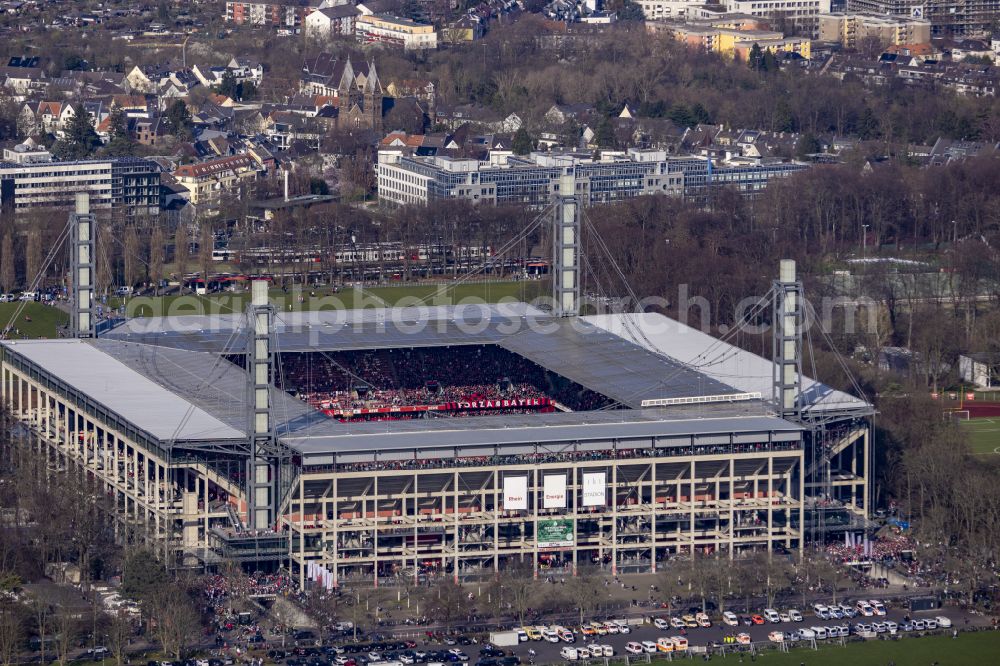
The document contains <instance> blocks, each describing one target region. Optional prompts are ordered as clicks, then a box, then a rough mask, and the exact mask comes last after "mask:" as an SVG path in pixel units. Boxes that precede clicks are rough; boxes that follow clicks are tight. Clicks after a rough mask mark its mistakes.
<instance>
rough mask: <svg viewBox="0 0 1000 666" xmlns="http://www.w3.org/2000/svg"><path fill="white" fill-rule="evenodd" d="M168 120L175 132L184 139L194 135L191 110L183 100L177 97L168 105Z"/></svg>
mask: <svg viewBox="0 0 1000 666" xmlns="http://www.w3.org/2000/svg"><path fill="white" fill-rule="evenodd" d="M167 122H168V123H169V124H170V127H171V129H173V130H174V134H176V135H177V136H178V138H181V139H182V140H185V141H186V140H188V139H190V138H191V135H192V122H191V112H190V111H188V108H187V104H185V103H184V101H183V100H180V99H177V100H174V102H173V103H172V104H171V105H170V106H168V107H167Z"/></svg>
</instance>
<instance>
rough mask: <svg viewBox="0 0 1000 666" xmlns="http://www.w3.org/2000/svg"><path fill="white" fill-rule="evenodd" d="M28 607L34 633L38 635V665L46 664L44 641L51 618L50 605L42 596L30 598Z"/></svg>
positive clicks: (47, 634)
mask: <svg viewBox="0 0 1000 666" xmlns="http://www.w3.org/2000/svg"><path fill="white" fill-rule="evenodd" d="M30 607H31V614H32V619H33V620H34V621H35V633H36V634H38V644H39V655H38V663H40V664H44V663H47V662H46V661H45V648H46V646H47V644H46V642H45V641H46V639H47V638H48V636H49V624H50V621H51V618H52V604H50V603H49V600H48V599H46V598H44V597H42V596H36V597H34V598H32V600H31V604H30Z"/></svg>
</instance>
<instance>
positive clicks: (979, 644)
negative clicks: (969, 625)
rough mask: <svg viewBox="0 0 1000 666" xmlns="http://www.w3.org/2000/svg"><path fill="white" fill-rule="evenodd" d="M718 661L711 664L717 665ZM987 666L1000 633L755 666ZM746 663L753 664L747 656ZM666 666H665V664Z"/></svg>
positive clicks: (884, 644)
mask: <svg viewBox="0 0 1000 666" xmlns="http://www.w3.org/2000/svg"><path fill="white" fill-rule="evenodd" d="M718 660H719V658H718V657H717V658H715V659H713V660H712V661H718ZM739 660H740V658H739V657H738V656H728V657H726V658H725V659H724V661H725V663H727V664H728V663H739ZM890 661H892V662H895V663H896V664H897V665H898V666H911V665H912V666H931V664H933V663H935V662H936V663H938V664H940V666H966V665H968V666H986V665H987V664H996V663H1000V632H997V631H982V632H979V633H975V634H959V636H958V638H956V639H953V638H952V637H951V636H929V637H925V638H913V637H907V638H903V639H901V640H898V641H877V640H870V641H865V642H864V643H850V644H848V645H847V646H846V647H840V646H838V645H830V646H824V647H821V648H820V649H819V650H809V649H796V650H791V651H789V652H766V653H763V654H761V655H759V656H758V657H757V660H756V662H755V663H758V664H765V665H766V666H799V665H800V664H804V665H805V666H886V664H888V663H889V662H890ZM743 662H744V663H746V664H749V663H751V661H750V656H749V655H744V656H743ZM662 663H666V662H662Z"/></svg>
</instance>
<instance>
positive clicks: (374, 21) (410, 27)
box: [354, 14, 438, 51]
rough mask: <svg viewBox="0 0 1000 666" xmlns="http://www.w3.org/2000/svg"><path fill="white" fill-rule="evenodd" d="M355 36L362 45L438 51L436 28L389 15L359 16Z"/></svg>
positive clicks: (355, 24)
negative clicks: (385, 45)
mask: <svg viewBox="0 0 1000 666" xmlns="http://www.w3.org/2000/svg"><path fill="white" fill-rule="evenodd" d="M354 34H355V36H356V37H357V39H358V41H359V42H361V43H362V44H387V45H389V46H396V47H402V48H403V49H404V50H406V51H412V50H419V49H436V48H437V41H438V34H437V31H435V30H434V26H432V25H425V24H423V23H417V22H415V21H411V20H409V19H404V18H398V17H396V16H389V15H387V14H372V15H370V16H359V17H358V18H357V19H356V20H355V22H354Z"/></svg>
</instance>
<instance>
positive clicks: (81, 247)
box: [69, 192, 97, 338]
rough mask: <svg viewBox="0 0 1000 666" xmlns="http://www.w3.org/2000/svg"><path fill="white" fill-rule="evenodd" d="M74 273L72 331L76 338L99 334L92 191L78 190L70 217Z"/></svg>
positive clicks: (72, 268) (71, 266)
mask: <svg viewBox="0 0 1000 666" xmlns="http://www.w3.org/2000/svg"><path fill="white" fill-rule="evenodd" d="M69 225H70V228H71V229H70V232H71V237H70V238H71V241H70V275H71V276H72V278H71V279H72V280H73V311H72V313H71V317H70V331H71V334H72V336H73V337H74V338H93V337H96V335H97V333H96V328H95V326H94V310H93V308H94V228H95V226H96V225H95V224H94V216H93V215H91V214H90V194H89V193H87V192H77V194H76V210H74V212H73V213H71V214H70V216H69Z"/></svg>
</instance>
